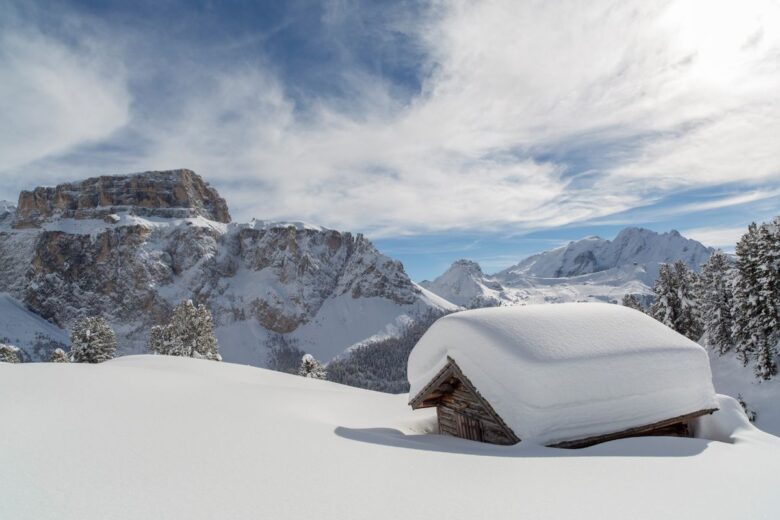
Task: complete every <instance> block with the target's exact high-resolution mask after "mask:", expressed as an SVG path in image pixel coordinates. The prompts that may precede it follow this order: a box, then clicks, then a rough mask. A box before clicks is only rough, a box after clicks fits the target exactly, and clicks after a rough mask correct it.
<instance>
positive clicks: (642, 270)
mask: <svg viewBox="0 0 780 520" xmlns="http://www.w3.org/2000/svg"><path fill="white" fill-rule="evenodd" d="M711 254H712V249H711V248H708V247H705V246H704V245H702V244H701V243H699V242H697V241H695V240H691V239H688V238H685V237H683V236H682V235H681V234H680V233H678V232H677V231H670V232H667V233H656V232H655V231H651V230H648V229H643V228H631V227H630V228H626V229H624V230H622V231H621V232H620V233H618V235H617V236H616V237H615V239H614V240H605V239H603V238H600V237H586V238H583V239H581V240H576V241H572V242H569V243H568V244H566V245H564V246H561V247H558V248H555V249H551V250H549V251H544V252H541V253H538V254H535V255H532V256H530V257H528V258H526V259H525V260H523V261H521V262H520V263H518V264H516V265H514V266H512V267H509V268H508V269H505V270H503V271H501V272H498V273H496V274H494V275H486V274H484V273H483V272H482V270H481V269H480V267H479V265H478V264H476V263H475V262H472V261H469V260H459V261H457V262H455V263H453V264H452V266H451V267H450V268H449V269H448V270H447V271H446V272H445V273H444V274H442V275H441V276H439V277H438V278H436V279H435V280H434V281H432V282H428V281H424V282H422V283H421V284H420V285H422V286H423V287H425V288H427V289H428V290H430V291H431V292H433V293H435V294H438V295H439V296H441V297H442V298H445V299H448V300H450V301H452V302H453V303H457V304H459V305H463V306H467V307H480V306H487V305H499V304H509V305H513V304H522V303H550V302H566V301H617V300H619V299H620V298H621V297H622V296H623V295H624V294H635V295H637V296H639V297H640V298H642V299H645V300H646V301H647V300H648V299H649V298H650V295H651V290H650V289H651V287H652V284H653V282H654V281H655V279H656V277H657V276H658V268H659V265H660V264H661V263H669V262H674V261H677V260H682V261H684V262H685V263H686V264H688V266H689V267H691V268H692V269H694V270H698V269H699V267H700V266H701V264H703V263H704V262H705V261H706V260H707V258H709V256H710V255H711Z"/></svg>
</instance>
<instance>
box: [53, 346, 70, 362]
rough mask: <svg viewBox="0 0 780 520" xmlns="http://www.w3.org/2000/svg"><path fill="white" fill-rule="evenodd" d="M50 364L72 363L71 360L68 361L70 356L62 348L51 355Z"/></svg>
mask: <svg viewBox="0 0 780 520" xmlns="http://www.w3.org/2000/svg"><path fill="white" fill-rule="evenodd" d="M49 362H50V363H68V362H70V359H68V354H66V353H65V351H64V350H62V349H61V348H55V349H54V350H53V351H52V353H51V355H50V356H49Z"/></svg>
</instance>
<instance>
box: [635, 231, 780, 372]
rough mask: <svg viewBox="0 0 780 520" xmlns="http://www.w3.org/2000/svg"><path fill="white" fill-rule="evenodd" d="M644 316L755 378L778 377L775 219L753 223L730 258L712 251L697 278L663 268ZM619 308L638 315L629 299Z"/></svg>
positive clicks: (779, 283) (682, 267)
mask: <svg viewBox="0 0 780 520" xmlns="http://www.w3.org/2000/svg"><path fill="white" fill-rule="evenodd" d="M653 293H654V294H655V300H654V302H653V304H652V306H651V307H650V308H649V309H648V311H647V312H648V314H650V315H651V316H652V317H653V318H655V319H657V320H658V321H660V322H661V323H663V324H664V325H667V326H669V327H671V328H672V329H674V330H676V331H677V332H679V333H680V334H683V335H685V336H687V337H688V338H690V339H692V340H694V341H698V340H701V341H702V343H703V344H705V345H706V346H707V347H709V348H711V349H713V350H714V351H716V352H717V353H718V354H720V355H723V354H725V353H726V352H730V351H735V352H736V354H737V356H738V358H739V359H740V361H742V363H743V365H745V366H748V365H752V366H753V369H754V372H755V374H756V377H758V378H760V379H771V378H772V376H774V375H776V374H777V363H776V359H775V358H776V356H777V349H778V342H779V341H780V217H775V218H774V219H773V220H772V221H771V222H766V223H762V224H756V223H752V224H750V226H748V229H747V232H746V233H745V234H744V235H743V236H742V238H741V239H740V240H739V242H738V243H737V245H736V249H735V254H734V257H733V258H732V257H730V256H729V255H727V254H725V253H723V252H722V251H715V252H714V253H713V254H712V255H711V256H710V258H709V259H708V260H707V262H706V263H705V264H704V265H702V267H701V272H700V273H699V274H697V273H695V272H693V271H692V270H691V269H689V268H688V266H687V265H686V264H685V263H684V262H682V261H677V262H675V263H673V264H662V265H661V266H660V269H659V273H658V278H657V279H656V281H655V284H654V285H653ZM622 303H623V305H626V306H629V307H634V308H638V309H640V310H643V309H642V306H641V305H640V304H639V302H638V300H637V299H636V298H635V297H633V296H632V295H627V296H626V297H624V299H623V302H622Z"/></svg>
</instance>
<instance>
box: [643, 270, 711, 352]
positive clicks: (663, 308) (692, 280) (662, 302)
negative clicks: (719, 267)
mask: <svg viewBox="0 0 780 520" xmlns="http://www.w3.org/2000/svg"><path fill="white" fill-rule="evenodd" d="M696 285H697V276H696V273H694V272H693V271H691V270H690V269H689V268H688V266H687V265H686V263H685V262H683V261H682V260H678V261H677V262H675V263H674V265H673V266H670V265H669V264H661V266H660V268H659V270H658V278H657V279H656V281H655V284H654V285H653V292H654V293H655V301H654V302H653V305H652V306H651V307H650V315H651V316H652V317H653V318H655V319H657V320H658V321H660V322H661V323H663V324H664V325H666V326H667V327H669V328H671V329H674V330H676V331H677V332H679V333H680V334H682V335H684V336H686V337H688V338H690V339H692V340H694V341H696V340H698V339H699V338H700V337H701V334H702V327H701V320H700V318H699V310H698V306H697V301H696Z"/></svg>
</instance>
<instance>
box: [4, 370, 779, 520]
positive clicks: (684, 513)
mask: <svg viewBox="0 0 780 520" xmlns="http://www.w3.org/2000/svg"><path fill="white" fill-rule="evenodd" d="M720 399H721V400H723V402H722V403H719V406H721V411H719V412H718V413H716V414H714V415H712V416H710V417H707V418H704V419H706V422H705V423H704V424H703V425H702V428H705V427H706V428H709V431H711V432H714V433H716V434H717V435H718V436H720V437H721V438H723V439H724V440H726V441H727V442H716V441H710V440H706V439H699V438H692V439H691V438H635V439H624V440H620V441H615V442H609V443H605V444H601V445H599V446H594V447H592V448H585V449H582V450H560V449H552V448H544V447H539V446H535V445H531V444H527V443H520V444H518V445H516V446H493V445H488V444H482V443H476V442H470V441H465V440H461V439H456V438H453V437H444V436H440V435H433V434H429V433H426V432H428V431H430V429H431V427H432V425H433V424H435V418H434V414H433V413H432V411H431V410H419V411H416V412H412V411H411V410H410V409H409V408H408V406H407V405H406V400H407V396H406V395H388V394H381V393H377V392H370V391H366V390H360V389H356V388H350V387H345V386H341V385H337V384H333V383H329V382H325V381H317V380H313V379H306V378H302V377H297V376H291V375H286V374H281V373H278V372H271V371H268V370H263V369H258V368H253V367H248V366H242V365H234V364H230V363H216V362H211V361H201V360H195V359H186V358H171V357H165V356H129V357H124V358H119V359H115V360H113V361H110V362H107V363H102V364H99V365H84V364H67V363H29V364H18V365H8V364H0V418H1V419H0V420H2V430H3V434H2V435H0V518H2V519H4V520H5V519H9V520H10V519H13V520H106V519H111V520H131V519H133V520H134V519H138V518H154V519H158V518H159V519H166V520H201V519H203V520H206V519H215V518H218V519H231V520H244V519H246V520H250V519H257V518H268V519H279V520H288V519H309V518H313V517H316V518H321V519H323V520H329V519H333V520H347V519H352V518H355V519H364V518H371V519H376V520H383V519H388V520H389V519H393V520H395V519H399V518H403V519H409V520H413V519H430V518H453V519H461V518H462V519H473V518H490V519H494V520H501V519H517V518H545V519H548V518H577V519H582V520H588V519H599V520H605V519H606V520H608V519H613V518H614V519H622V518H632V519H636V520H642V519H645V518H647V519H650V518H653V519H655V518H708V519H709V520H718V519H724V520H725V519H729V520H732V519H734V518H751V519H752V518H775V517H776V516H777V512H778V510H780V496H778V494H777V490H776V487H777V485H776V478H775V477H776V475H777V474H778V473H780V439H777V438H776V437H773V436H770V435H768V434H764V433H763V432H760V431H758V430H756V429H755V428H754V427H753V426H752V425H750V424H749V423H747V422H746V421H744V416H743V415H741V414H742V412H741V411H740V410H739V406H738V405H736V403H734V402H733V400H730V399H729V398H720ZM725 402H730V403H731V406H726V405H725V404H723V403H725ZM734 426H736V430H732V431H729V428H733V427H734ZM659 477H660V478H659ZM734 489H738V490H739V493H734V492H733V490H734ZM562 497H565V499H563V500H562V499H561V498H562Z"/></svg>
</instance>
